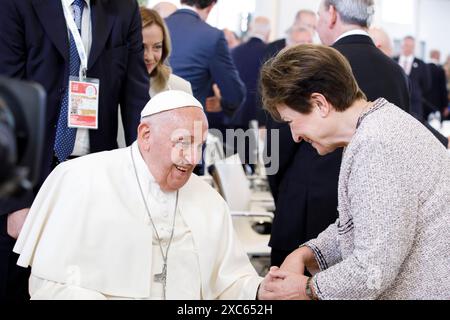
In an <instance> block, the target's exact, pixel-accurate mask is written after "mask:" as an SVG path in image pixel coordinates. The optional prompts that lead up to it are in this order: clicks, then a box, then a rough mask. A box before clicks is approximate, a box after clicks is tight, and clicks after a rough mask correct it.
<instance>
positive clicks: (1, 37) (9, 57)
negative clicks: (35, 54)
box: [0, 0, 26, 79]
mask: <svg viewBox="0 0 450 320" xmlns="http://www.w3.org/2000/svg"><path fill="white" fill-rule="evenodd" d="M1 6H2V9H1V10H0V74H1V75H3V76H7V77H14V78H19V79H21V78H23V77H24V74H25V59H26V48H25V39H24V27H23V19H22V18H21V17H20V14H19V12H18V10H17V8H16V5H15V1H14V0H5V1H2V5H1Z"/></svg>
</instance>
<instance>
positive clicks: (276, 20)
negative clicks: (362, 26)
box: [222, 0, 450, 60]
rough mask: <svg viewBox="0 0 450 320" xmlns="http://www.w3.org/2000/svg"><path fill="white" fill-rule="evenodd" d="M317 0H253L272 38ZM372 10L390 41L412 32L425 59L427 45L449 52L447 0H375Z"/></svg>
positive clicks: (314, 7) (315, 6)
mask: <svg viewBox="0 0 450 320" xmlns="http://www.w3.org/2000/svg"><path fill="white" fill-rule="evenodd" d="M222 1H227V0H222ZM320 2H321V1H320V0H294V1H293V0H256V12H257V14H260V15H266V16H268V17H270V18H271V19H272V21H273V25H274V27H273V33H272V38H273V39H276V38H282V37H284V32H285V31H286V30H287V29H288V28H289V26H290V25H291V24H292V22H293V21H294V17H295V14H296V13H297V11H298V10H300V9H310V10H313V11H315V12H317V10H318V8H319V5H320ZM375 12H376V14H375V17H374V23H373V25H375V26H378V27H382V28H383V29H385V30H386V31H387V32H388V33H389V35H390V36H391V38H392V40H393V41H394V40H397V41H400V40H401V39H402V38H403V37H404V36H407V35H412V36H414V37H416V38H417V40H418V42H419V44H420V43H421V42H422V43H423V48H421V46H420V45H419V46H418V47H419V48H418V50H417V54H418V55H419V56H421V57H422V58H425V59H427V58H428V53H429V51H430V50H431V49H439V50H440V51H441V53H442V60H444V59H445V58H446V56H447V55H448V54H450V35H449V34H450V18H449V13H450V0H375ZM422 49H423V50H422ZM422 54H424V56H422Z"/></svg>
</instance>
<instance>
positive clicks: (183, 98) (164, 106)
mask: <svg viewBox="0 0 450 320" xmlns="http://www.w3.org/2000/svg"><path fill="white" fill-rule="evenodd" d="M184 107H196V108H200V109H202V110H203V106H202V104H201V103H200V102H199V101H198V100H197V99H195V98H194V96H193V95H191V94H189V93H186V92H184V91H180V90H168V91H163V92H161V93H158V94H157V95H156V96H154V97H153V98H151V99H150V101H149V102H147V104H146V105H145V107H144V109H143V110H142V112H141V119H142V118H145V117H148V116H151V115H153V114H156V113H160V112H164V111H169V110H173V109H178V108H184Z"/></svg>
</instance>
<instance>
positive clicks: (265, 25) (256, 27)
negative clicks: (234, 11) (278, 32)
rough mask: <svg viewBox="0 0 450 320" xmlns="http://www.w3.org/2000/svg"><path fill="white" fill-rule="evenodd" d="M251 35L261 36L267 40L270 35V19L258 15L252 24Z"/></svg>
mask: <svg viewBox="0 0 450 320" xmlns="http://www.w3.org/2000/svg"><path fill="white" fill-rule="evenodd" d="M249 35H250V37H259V38H262V39H264V41H265V42H267V41H268V40H269V35H270V20H269V18H267V17H263V16H258V17H256V18H255V19H253V21H252V22H251V24H250V30H249Z"/></svg>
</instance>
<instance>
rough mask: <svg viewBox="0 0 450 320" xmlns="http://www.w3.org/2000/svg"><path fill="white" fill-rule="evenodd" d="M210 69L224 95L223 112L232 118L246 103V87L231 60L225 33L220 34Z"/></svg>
mask: <svg viewBox="0 0 450 320" xmlns="http://www.w3.org/2000/svg"><path fill="white" fill-rule="evenodd" d="M209 69H210V71H211V76H212V79H213V81H214V82H215V83H216V84H217V85H218V86H219V89H220V92H221V95H222V103H221V105H222V108H223V111H224V112H225V114H227V115H228V116H232V115H233V113H234V112H235V111H236V110H237V109H238V108H239V107H240V106H241V104H242V103H243V102H244V97H245V86H244V84H243V82H242V80H241V79H240V77H239V74H238V71H237V69H236V66H235V65H234V63H233V60H232V59H231V55H230V51H229V49H228V46H227V42H226V40H225V37H224V35H223V32H221V33H220V37H219V40H218V42H217V45H216V50H215V54H214V56H213V57H211V61H210V65H209Z"/></svg>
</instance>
